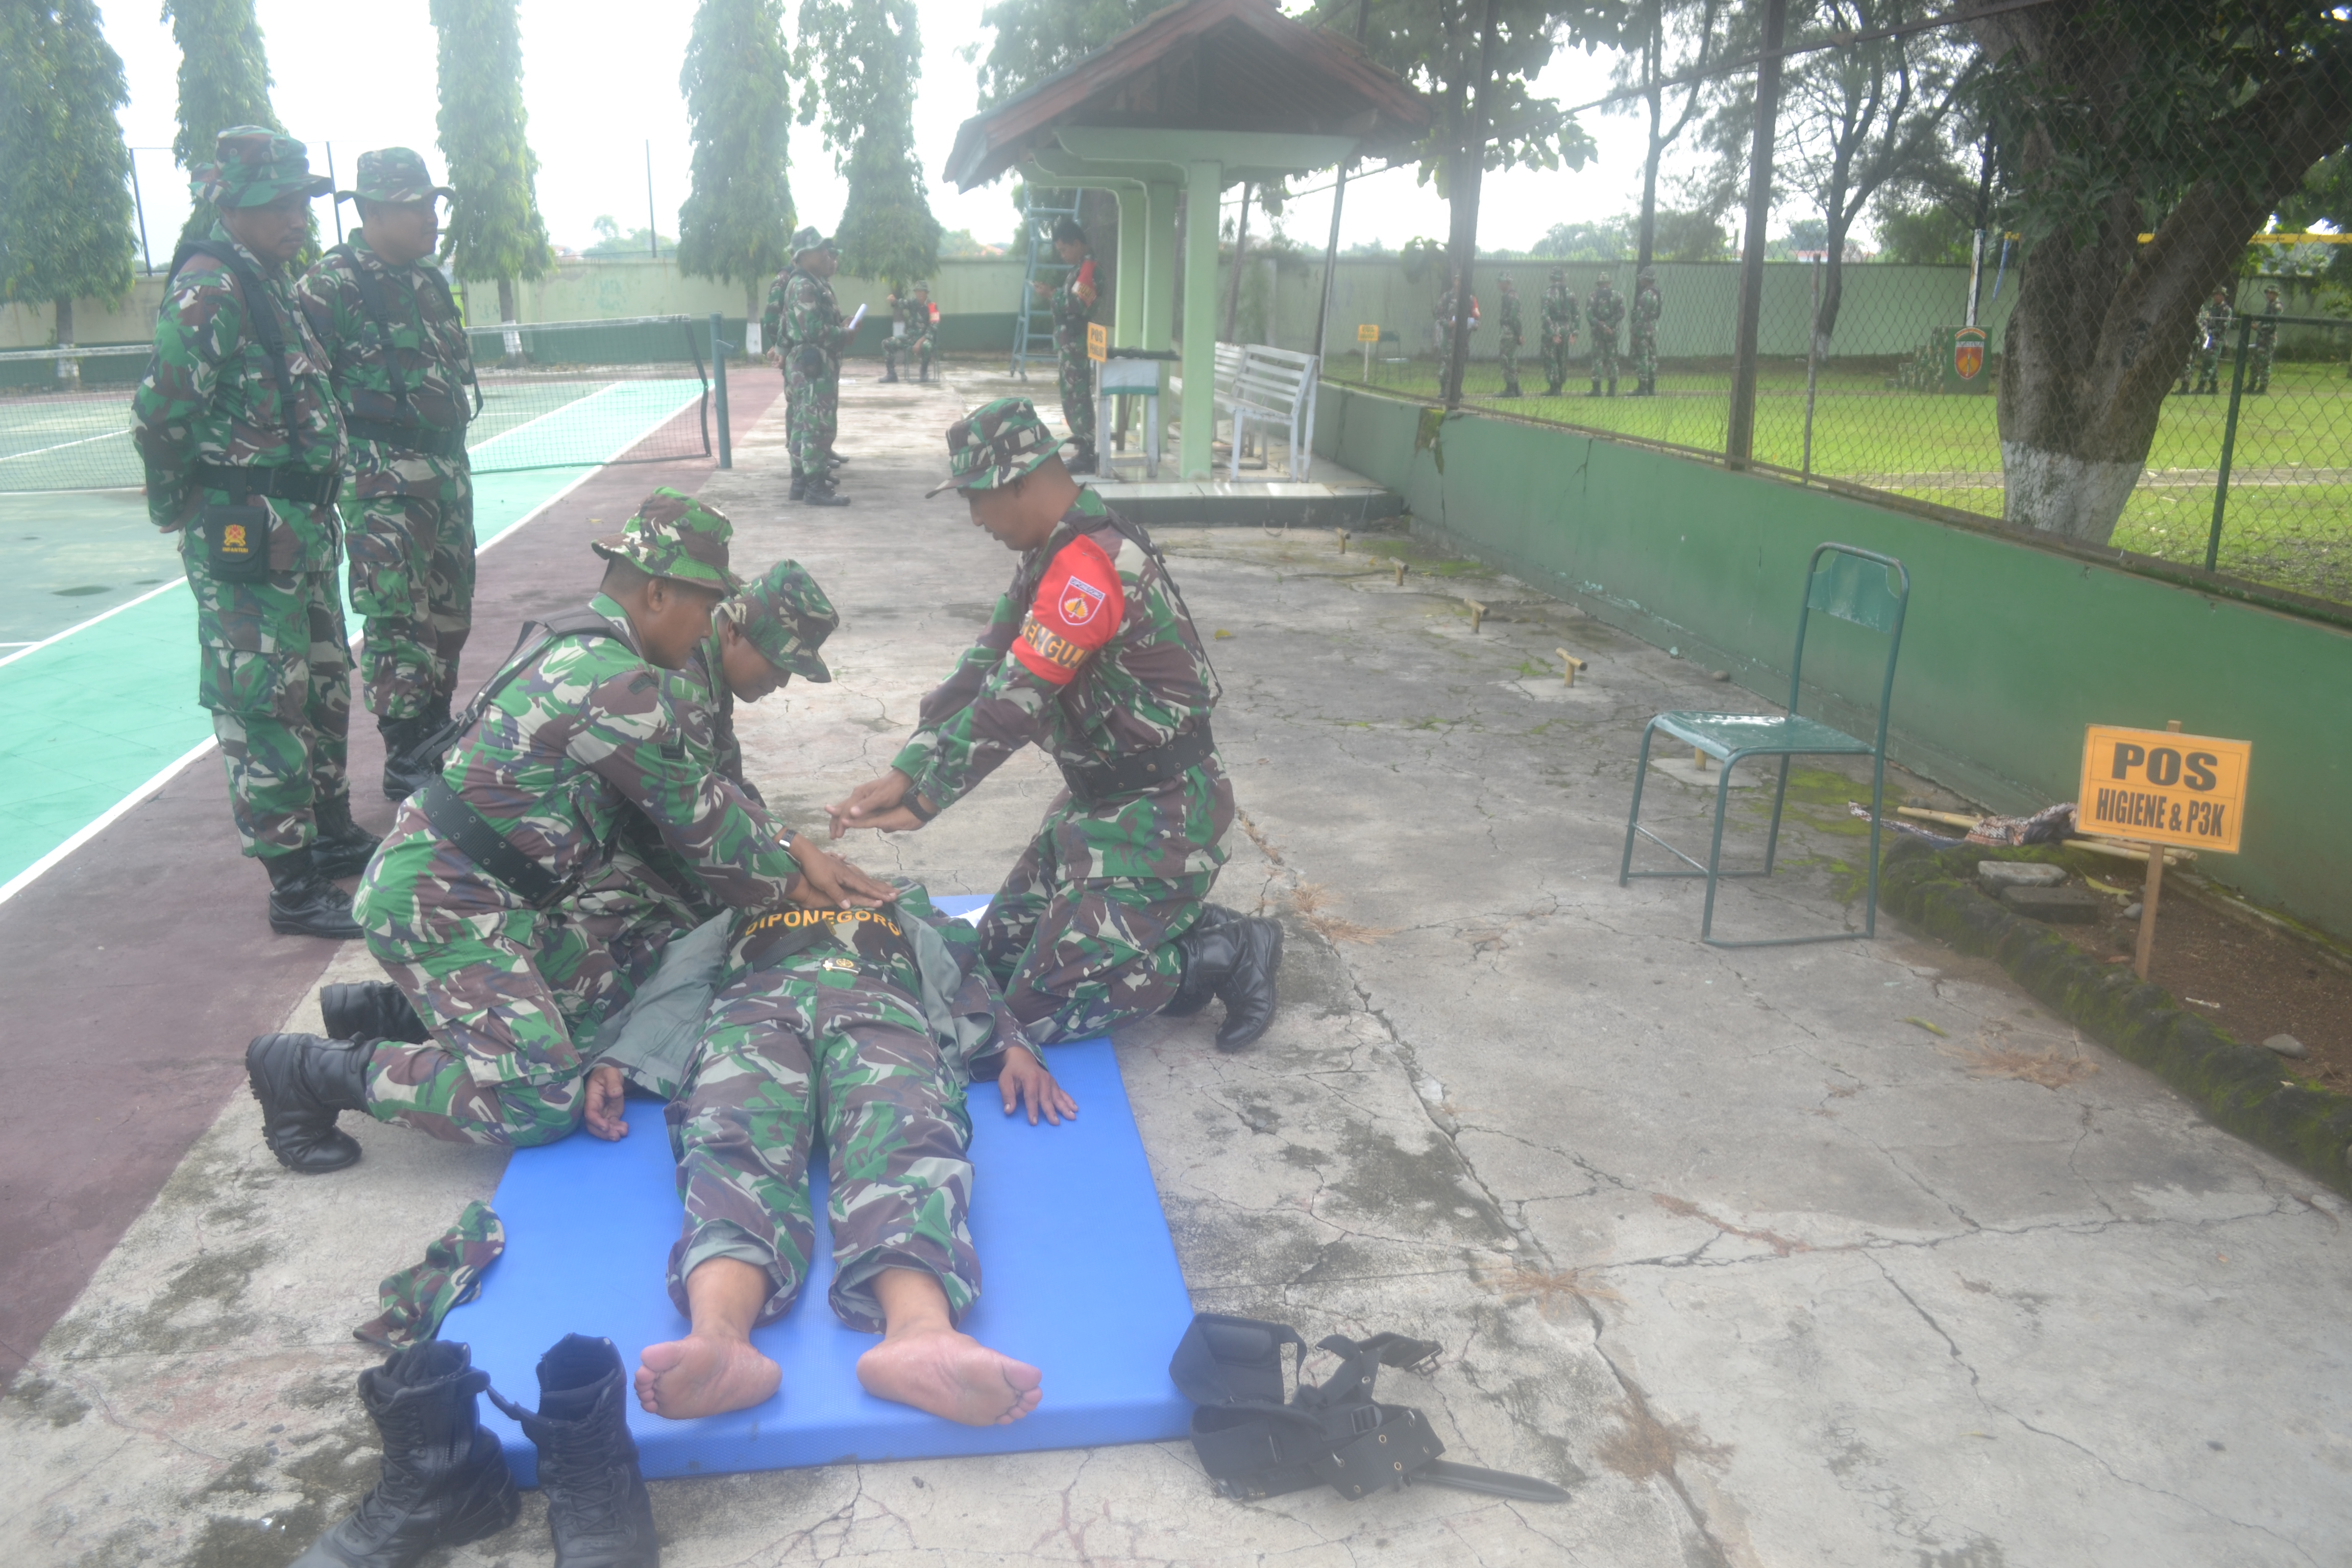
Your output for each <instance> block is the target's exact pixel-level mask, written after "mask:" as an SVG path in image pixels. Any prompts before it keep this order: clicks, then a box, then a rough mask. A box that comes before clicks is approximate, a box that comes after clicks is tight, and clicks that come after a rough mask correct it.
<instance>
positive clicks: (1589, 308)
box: [1584, 272, 1625, 397]
mask: <svg viewBox="0 0 2352 1568" xmlns="http://www.w3.org/2000/svg"><path fill="white" fill-rule="evenodd" d="M1584 320H1585V322H1586V324H1587V325H1589V326H1590V327H1591V329H1592V390H1591V392H1589V393H1587V394H1586V396H1588V397H1598V396H1600V395H1601V381H1602V379H1603V378H1606V379H1607V381H1608V383H1609V395H1610V396H1612V397H1614V396H1616V395H1617V329H1618V328H1619V327H1620V326H1621V325H1622V324H1623V322H1624V320H1625V301H1624V300H1621V299H1619V298H1618V297H1617V291H1616V290H1615V289H1612V288H1610V286H1609V274H1607V273H1606V272H1602V273H1599V274H1597V275H1596V276H1595V277H1594V278H1593V279H1592V293H1591V298H1589V299H1588V300H1586V301H1585V304H1584Z"/></svg>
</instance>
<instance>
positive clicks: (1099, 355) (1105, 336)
mask: <svg viewBox="0 0 2352 1568" xmlns="http://www.w3.org/2000/svg"><path fill="white" fill-rule="evenodd" d="M1087 358H1088V359H1090V360H1096V361H1102V360H1107V359H1108V358H1110V329H1109V328H1108V327H1106V326H1104V325H1102V324H1101V323H1100V322H1097V321H1089V322H1087Z"/></svg>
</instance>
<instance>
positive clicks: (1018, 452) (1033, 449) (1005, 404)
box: [924, 397, 1062, 496]
mask: <svg viewBox="0 0 2352 1568" xmlns="http://www.w3.org/2000/svg"><path fill="white" fill-rule="evenodd" d="M1061 450H1062V437H1058V436H1056V435H1055V434H1054V433H1053V432H1052V431H1051V430H1048V429H1047V428H1045V421H1044V420H1043V419H1040V418H1038V417H1037V410H1036V409H1035V408H1034V407H1033V406H1032V405H1030V402H1029V400H1028V399H1027V398H1025V397H1000V398H997V399H996V400H995V401H994V402H992V403H983V404H982V405H980V406H979V407H977V408H975V409H973V410H972V411H971V413H970V414H967V415H965V416H963V417H962V418H961V419H959V420H957V421H956V422H955V423H954V424H952V425H950V426H948V477H947V479H945V480H944V481H943V482H941V483H940V484H936V485H933V486H932V487H931V488H930V489H929V490H927V491H925V492H924V493H925V494H926V495H934V496H935V495H937V494H939V493H940V491H941V490H948V489H956V490H992V489H996V487H997V486H999V485H1009V484H1011V483H1012V482H1013V480H1015V479H1019V478H1020V477H1021V476H1022V475H1024V474H1025V473H1028V472H1030V471H1032V470H1033V469H1034V468H1038V467H1039V466H1040V465H1042V464H1043V463H1044V462H1045V459H1046V458H1052V457H1057V456H1059V455H1060V453H1061Z"/></svg>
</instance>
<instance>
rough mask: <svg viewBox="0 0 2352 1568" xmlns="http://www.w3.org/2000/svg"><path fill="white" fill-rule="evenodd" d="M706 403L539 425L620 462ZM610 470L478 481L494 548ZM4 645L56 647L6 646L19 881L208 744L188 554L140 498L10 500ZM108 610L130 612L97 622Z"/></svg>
mask: <svg viewBox="0 0 2352 1568" xmlns="http://www.w3.org/2000/svg"><path fill="white" fill-rule="evenodd" d="M701 396H702V384H701V382H700V381H698V380H693V381H629V382H615V383H612V384H607V385H605V386H604V387H602V388H599V389H595V390H593V391H592V392H589V393H587V394H585V395H580V396H577V397H573V398H571V399H569V400H567V401H566V402H565V403H564V404H563V405H562V406H561V407H558V408H555V409H553V410H551V411H547V412H544V413H541V414H539V415H537V416H534V418H535V419H536V420H538V421H541V422H544V423H546V424H550V425H554V426H558V427H556V428H552V429H548V430H545V431H544V432H543V435H544V436H545V437H548V438H550V439H555V440H561V441H562V442H564V443H566V444H568V445H572V446H573V447H574V449H580V450H588V451H594V452H599V453H601V454H603V455H604V457H605V458H614V457H618V456H619V455H620V454H622V453H624V452H626V451H628V450H629V449H630V448H631V447H635V446H636V445H638V443H640V442H641V441H643V440H644V439H645V438H646V437H647V436H648V435H650V434H651V433H653V432H655V431H656V430H658V429H660V428H661V427H662V426H663V425H664V424H666V423H667V421H669V420H670V419H671V418H672V417H673V416H676V415H677V414H678V413H680V412H681V411H682V410H686V409H688V408H690V407H691V406H692V405H694V403H695V402H696V401H697V400H698V399H699V398H700V397H701ZM511 433H520V434H528V432H523V431H521V426H515V427H514V432H511ZM485 448H488V450H489V452H490V453H491V455H492V456H493V457H495V452H496V448H495V445H494V443H493V442H492V441H484V442H481V443H478V444H477V446H476V448H475V449H476V450H477V451H481V450H484V449H485ZM596 466H597V465H596V464H595V463H593V462H583V463H579V464H575V465H573V466H572V467H569V468H534V469H530V470H528V471H523V472H510V473H491V474H485V475H481V476H479V477H478V479H476V482H475V499H474V522H475V528H476V531H477V533H478V537H479V539H480V542H482V543H484V544H487V543H488V542H490V541H491V540H493V539H496V538H497V537H498V536H499V535H500V534H502V533H504V532H505V531H507V530H508V529H510V528H512V527H514V526H515V525H516V524H517V523H518V522H520V521H522V520H523V519H524V518H526V517H528V516H529V515H530V513H531V512H532V511H534V510H537V509H538V508H540V507H541V506H543V505H545V504H546V503H547V502H548V501H549V500H552V499H553V498H554V497H555V496H557V495H559V494H561V493H562V491H563V490H564V489H567V488H568V487H570V486H571V485H572V484H573V483H574V482H576V481H577V480H578V479H581V478H582V477H583V476H584V475H586V474H587V473H589V472H591V471H593V468H595V467H596ZM0 574H5V575H0V583H4V584H5V587H0V628H5V631H0V641H5V642H10V643H16V644H19V645H22V644H37V643H39V642H40V641H41V639H44V638H52V637H54V638H56V639H57V640H55V641H52V642H48V643H47V646H37V647H31V648H29V649H27V648H26V647H21V646H19V647H0V660H5V661H6V662H5V663H0V886H5V884H6V883H7V882H9V881H10V880H12V879H14V878H16V876H17V875H18V874H20V873H21V872H23V871H24V870H26V868H28V867H31V866H32V865H33V864H34V863H35V862H37V861H38V860H39V859H40V858H42V857H43V856H45V855H47V854H48V853H50V852H51V851H52V850H54V849H55V848H57V847H58V846H59V845H61V844H63V843H65V842H66V840H68V838H70V837H73V835H75V834H76V833H79V832H80V831H81V830H82V829H83V828H84V827H85V826H89V824H90V823H91V822H93V821H95V820H96V819H97V818H98V817H100V816H102V815H103V814H104V813H105V812H107V811H108V810H109V809H110V808H111V807H112V806H114V805H116V803H118V802H120V801H121V799H122V798H123V797H124V796H125V795H128V794H130V793H131V791H133V790H135V789H137V788H138V787H139V786H140V785H142V784H145V783H146V782H147V781H148V780H150V779H152V778H153V777H154V776H155V774H156V773H158V772H159V771H161V770H162V769H163V767H165V766H166V765H168V764H169V763H173V762H174V761H176V760H177V759H179V758H180V757H183V756H184V755H186V754H187V752H189V751H190V750H192V749H193V748H194V747H195V746H197V745H199V744H201V743H202V742H205V741H206V740H208V739H209V738H210V737H211V735H212V721H211V717H210V715H208V714H206V713H205V711H204V710H202V709H200V708H198V707H197V706H196V700H195V696H196V674H195V636H196V628H195V619H196V614H195V606H194V603H193V602H192V601H191V600H190V598H189V596H188V593H187V588H186V584H185V580H184V578H183V577H182V576H181V573H180V563H179V553H178V551H177V549H176V547H175V544H174V541H173V538H172V537H170V536H166V535H163V534H160V533H158V532H156V531H155V530H154V529H153V528H152V527H151V526H149V524H148V522H147V518H146V505H145V503H144V501H143V500H142V499H141V498H140V497H139V495H138V494H137V492H135V491H121V490H115V491H104V492H98V493H83V494H68V495H57V494H47V495H40V494H36V495H6V494H0ZM158 587H162V588H163V592H161V593H157V592H156V589H157V588H158ZM83 590H95V592H87V591H83ZM140 595H153V596H152V597H150V598H147V599H145V600H144V601H143V602H141V601H140ZM124 606H128V607H124ZM109 610H114V611H116V612H117V613H114V614H112V615H108V616H107V618H105V619H104V620H100V621H98V622H97V623H96V624H95V625H92V624H89V623H90V621H91V618H92V617H94V616H100V615H106V612H108V611H109ZM75 627H80V628H81V629H79V630H75V629H73V628H75ZM352 629H353V630H354V631H356V629H357V628H356V626H354V627H353V628H352ZM61 633H62V634H65V635H62V636H60V635H59V634H61ZM354 706H355V707H356V701H355V704H354ZM198 765H199V766H203V765H211V766H215V767H217V766H218V765H219V764H218V762H217V760H216V759H215V760H213V761H212V762H211V763H209V764H206V763H199V764H198Z"/></svg>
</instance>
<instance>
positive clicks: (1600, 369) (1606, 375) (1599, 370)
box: [1592, 331, 1617, 386]
mask: <svg viewBox="0 0 2352 1568" xmlns="http://www.w3.org/2000/svg"><path fill="white" fill-rule="evenodd" d="M1616 379H1617V334H1616V333H1615V332H1598V331H1597V332H1594V333H1593V334H1592V384H1593V385H1595V386H1599V385H1600V384H1601V383H1602V382H1604V381H1615V380H1616Z"/></svg>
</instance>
